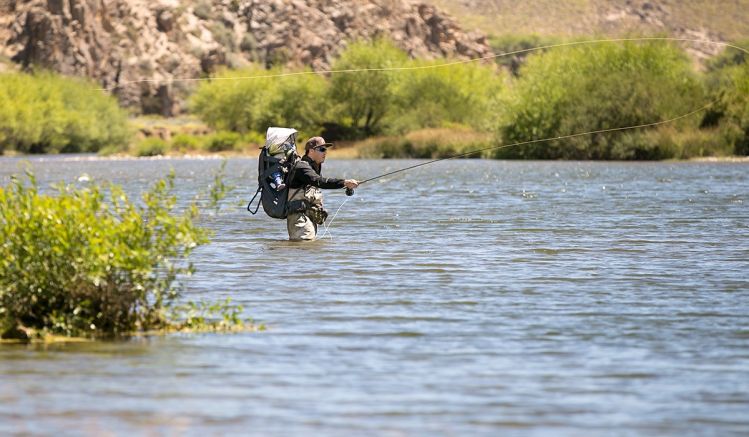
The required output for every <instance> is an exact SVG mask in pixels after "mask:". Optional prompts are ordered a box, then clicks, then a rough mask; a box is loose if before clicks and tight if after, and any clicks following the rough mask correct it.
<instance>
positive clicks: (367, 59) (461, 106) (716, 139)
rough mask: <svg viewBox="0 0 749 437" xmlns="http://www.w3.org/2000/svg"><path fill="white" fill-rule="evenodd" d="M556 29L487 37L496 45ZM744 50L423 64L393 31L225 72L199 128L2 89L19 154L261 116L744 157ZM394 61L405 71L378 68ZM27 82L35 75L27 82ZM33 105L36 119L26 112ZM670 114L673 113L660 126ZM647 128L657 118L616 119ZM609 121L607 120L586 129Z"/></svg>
mask: <svg viewBox="0 0 749 437" xmlns="http://www.w3.org/2000/svg"><path fill="white" fill-rule="evenodd" d="M558 42H563V41H561V40H557V39H553V38H548V37H544V38H540V37H534V36H505V37H495V38H493V39H492V40H491V44H492V46H493V48H494V50H495V52H497V53H508V52H512V51H517V50H524V49H529V48H532V47H537V46H546V45H549V44H553V43H558ZM567 42H570V41H567ZM737 45H738V46H744V47H745V46H747V45H749V42H743V43H738V44H737ZM746 59H747V56H746V54H745V53H744V52H742V51H740V50H737V49H733V48H727V49H726V50H724V51H723V53H722V54H721V55H719V56H716V57H715V58H714V59H712V60H710V61H709V62H708V63H707V64H706V65H707V67H706V68H705V69H704V71H702V70H699V69H698V68H697V67H696V66H695V65H694V62H693V61H692V60H691V59H690V58H689V57H688V56H687V54H686V52H685V50H684V47H681V46H679V45H677V44H674V43H667V42H662V41H647V42H628V43H611V42H608V43H607V42H603V43H598V44H583V45H574V46H565V47H558V48H554V49H544V50H539V51H532V52H525V53H522V54H515V55H512V56H509V57H498V58H496V59H495V60H494V61H491V60H485V61H483V62H461V61H454V60H432V61H426V60H417V59H410V58H409V57H408V56H407V55H406V53H404V52H403V51H401V50H400V49H398V48H396V47H395V46H394V45H393V44H392V43H391V42H389V41H387V40H384V39H381V40H376V41H373V42H354V43H351V44H349V45H348V46H347V48H346V49H345V50H343V51H342V52H341V54H340V56H339V58H337V59H336V60H334V61H333V63H332V69H333V70H338V71H343V72H341V73H335V74H317V73H313V72H312V71H309V70H293V69H284V68H282V67H273V68H271V69H265V68H263V67H260V66H251V67H249V68H245V69H241V70H234V71H232V70H221V71H218V72H217V73H216V74H215V75H214V77H213V79H212V80H208V81H204V82H201V83H200V85H198V86H197V87H196V90H195V92H194V94H193V96H192V98H191V99H190V101H189V108H190V111H191V113H192V115H191V116H190V117H192V118H191V120H192V121H191V122H190V123H188V124H191V125H189V126H181V125H180V122H179V121H177V122H175V121H174V120H175V119H153V118H149V117H139V118H137V119H134V120H131V122H130V130H129V131H128V129H127V128H126V124H125V122H124V121H123V120H124V116H123V114H122V112H121V111H120V110H118V109H117V108H116V106H113V105H114V104H113V103H112V102H113V101H112V100H111V99H108V100H107V98H106V97H104V96H103V95H102V94H101V93H100V92H96V93H93V94H92V93H91V92H90V91H91V90H88V94H86V93H84V92H83V91H82V90H80V89H78V88H76V90H77V91H75V92H74V93H77V94H80V95H85V96H88V97H86V98H87V99H90V100H84V101H83V102H74V101H73V100H75V99H73V98H72V97H71V96H72V94H71V93H73V92H72V91H71V92H68V91H63V90H62V88H65V87H64V86H63V85H62V84H63V83H66V82H64V81H67V80H68V79H62V78H60V77H57V76H54V75H50V74H42V75H35V76H25V75H23V74H20V73H11V74H10V75H9V76H8V77H10V78H11V79H12V81H16V82H19V84H16V85H7V84H4V85H2V86H0V97H4V98H5V99H8V98H10V97H9V96H15V95H16V94H18V95H21V94H23V95H22V96H21V97H19V98H16V100H15V101H14V103H13V104H11V105H0V106H9V107H11V108H15V109H10V110H9V109H7V108H0V139H2V141H1V143H2V144H3V145H4V147H5V148H6V149H9V150H15V151H18V152H22V153H48V152H52V153H56V152H68V151H73V152H76V151H83V152H87V151H94V152H95V151H101V152H103V153H107V154H110V153H125V154H130V155H136V156H154V155H169V154H190V153H247V154H253V155H254V154H255V153H256V150H257V147H258V146H259V145H262V143H263V142H264V133H265V130H266V129H267V127H269V126H292V127H294V128H296V129H298V130H299V131H300V135H299V138H301V139H303V138H306V137H309V136H312V135H319V134H322V135H323V136H324V137H325V138H326V139H329V140H332V141H336V142H344V143H347V144H355V145H356V150H358V151H359V152H358V156H361V157H414V158H426V157H443V156H447V155H449V154H451V153H460V152H461V151H465V150H470V149H468V148H467V147H473V146H477V147H476V148H487V147H491V146H496V147H498V148H497V149H496V150H495V152H493V153H483V154H481V156H482V157H488V158H502V159H625V160H641V159H689V158H695V157H704V156H730V155H742V156H743V155H747V154H749V109H748V107H747V105H748V103H747V100H749V99H747V98H746V96H747V95H748V91H747V89H748V88H749V64H747V62H746ZM391 67H397V68H398V69H397V70H395V71H382V70H381V69H383V68H391ZM354 69H357V70H358V69H365V70H367V71H363V72H356V73H353V72H350V70H354ZM24 80H25V81H32V82H29V83H27V84H25V85H27V86H25V87H23V86H20V81H24ZM33 81H41V82H39V83H37V82H33ZM32 85H33V86H32ZM76 86H83V85H81V83H78V84H77V85H76ZM16 88H19V89H21V88H23V89H24V90H25V91H23V92H22V93H20V92H19V91H17V90H16ZM71 89H72V88H71ZM34 90H36V91H34ZM3 93H5V94H3ZM12 93H16V94H12ZM35 93H36V94H35ZM49 96H53V97H54V98H52V99H50V98H49ZM14 98H15V97H14ZM55 98H57V99H58V100H55ZM47 101H58V103H57V104H52V103H48V102H47ZM24 102H26V103H24ZM35 105H36V106H35ZM45 105H46V106H45ZM97 105H98V106H97ZM22 108H25V109H23V110H21V109H22ZM90 108H98V109H95V110H94V109H90ZM14 111H15V112H14ZM76 111H78V112H76ZM688 113H692V114H691V115H690V116H687V117H683V118H679V117H680V116H681V115H684V114H688ZM9 114H10V115H9ZM36 114H41V115H38V118H39V120H40V122H39V123H32V122H31V120H32V119H33V117H35V116H37V115H36ZM102 114H103V115H102ZM673 118H679V119H678V120H673V121H672V122H669V123H663V124H660V122H664V121H666V120H670V119H673ZM177 120H179V119H177ZM32 124H33V126H32ZM159 124H162V125H163V126H158V125H159ZM651 124H652V126H651ZM640 125H649V126H642V127H639V128H637V129H625V130H618V129H619V128H624V127H630V126H640ZM603 130H612V132H605V133H597V134H585V135H578V134H581V133H586V132H592V131H603ZM437 133H439V134H437ZM560 137H562V138H560ZM415 138H416V139H415ZM477 138H480V141H477V140H476V139H477ZM548 138H553V139H551V140H548V141H546V140H545V139H548ZM529 142H530V144H524V145H518V146H511V145H513V144H516V143H529ZM500 146H505V147H501V148H500ZM346 155H347V156H353V155H354V154H352V153H351V152H347V153H346Z"/></svg>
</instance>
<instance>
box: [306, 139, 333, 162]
mask: <svg viewBox="0 0 749 437" xmlns="http://www.w3.org/2000/svg"><path fill="white" fill-rule="evenodd" d="M332 146H333V144H332V143H326V142H325V140H324V139H323V137H312V138H310V139H308V140H307V143H306V144H305V145H304V153H305V155H307V156H309V157H310V159H311V160H313V161H315V162H316V163H318V164H322V163H323V162H325V152H327V151H328V148H329V147H332Z"/></svg>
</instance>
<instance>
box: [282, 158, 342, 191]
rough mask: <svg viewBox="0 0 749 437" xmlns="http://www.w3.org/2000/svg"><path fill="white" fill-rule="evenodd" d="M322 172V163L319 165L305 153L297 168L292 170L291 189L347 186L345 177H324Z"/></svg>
mask: <svg viewBox="0 0 749 437" xmlns="http://www.w3.org/2000/svg"><path fill="white" fill-rule="evenodd" d="M321 172H322V165H318V164H317V163H315V161H313V160H311V159H310V158H309V157H308V156H306V155H305V156H304V157H302V159H301V160H300V161H299V162H298V163H297V164H296V169H295V170H292V175H293V178H292V179H291V181H290V182H289V189H290V190H294V189H297V188H302V187H306V186H312V187H316V188H326V189H328V188H343V187H344V186H345V185H344V184H343V179H335V178H324V177H322V176H320V173H321Z"/></svg>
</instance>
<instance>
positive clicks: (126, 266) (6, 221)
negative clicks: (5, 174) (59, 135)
mask: <svg viewBox="0 0 749 437" xmlns="http://www.w3.org/2000/svg"><path fill="white" fill-rule="evenodd" d="M222 172H223V167H222V170H221V172H219V174H217V175H216V180H215V181H214V186H213V189H212V191H211V192H212V193H214V192H215V193H218V194H216V195H213V194H212V195H211V197H210V198H213V199H217V198H219V197H220V194H225V186H224V185H223V183H222V182H221V178H222ZM28 180H29V182H28V183H27V182H24V181H23V180H21V179H19V178H13V179H12V182H11V183H10V185H8V186H6V187H3V188H0V239H1V240H2V241H3V244H2V246H0V328H2V329H0V332H5V333H13V332H18V331H19V330H22V331H25V330H35V331H38V332H46V333H53V334H63V335H69V336H82V335H118V334H124V333H129V332H133V331H145V330H152V329H178V328H181V327H186V326H187V327H195V321H194V320H193V321H191V322H190V323H187V320H184V318H183V319H181V320H180V319H179V318H178V317H177V315H178V314H185V312H184V311H182V312H181V309H180V308H181V304H180V303H179V297H180V289H181V287H180V284H179V281H178V278H179V277H181V276H182V275H187V274H190V273H192V272H193V267H192V265H191V264H190V263H189V262H188V257H189V255H190V253H191V252H192V250H193V249H194V248H195V247H197V246H199V245H201V244H205V243H206V242H208V231H207V230H205V229H202V228H200V227H199V226H197V225H196V224H195V219H196V218H197V217H198V208H197V204H196V203H195V202H193V203H191V204H190V205H189V206H188V207H187V208H185V209H184V210H182V211H183V212H181V213H177V212H176V205H177V199H176V197H175V196H174V195H173V194H172V191H173V189H174V173H173V172H172V173H171V174H170V175H169V176H168V177H167V178H165V179H162V180H159V181H158V182H156V183H155V184H154V185H153V188H151V190H150V191H148V192H146V193H144V194H143V195H142V196H141V199H140V201H139V202H133V201H131V200H130V199H129V198H128V197H127V196H126V195H125V193H124V192H123V190H122V189H121V188H120V187H118V186H116V185H113V184H101V185H97V184H94V183H92V184H89V185H87V186H85V187H81V188H79V187H75V186H72V185H63V184H60V185H58V186H57V187H56V190H57V193H56V195H47V194H42V193H40V192H39V189H38V186H37V183H36V180H35V179H34V176H33V174H31V173H30V172H29V173H28ZM193 309H194V308H193ZM188 310H189V309H188ZM233 314H234V319H236V312H235V313H233ZM234 321H236V320H234ZM230 322H231V320H230ZM19 328H21V329H19Z"/></svg>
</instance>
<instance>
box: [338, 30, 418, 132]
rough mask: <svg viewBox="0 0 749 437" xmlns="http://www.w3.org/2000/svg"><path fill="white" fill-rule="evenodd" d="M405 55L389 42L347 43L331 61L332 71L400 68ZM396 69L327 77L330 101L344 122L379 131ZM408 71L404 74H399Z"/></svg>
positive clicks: (389, 106) (389, 102)
mask: <svg viewBox="0 0 749 437" xmlns="http://www.w3.org/2000/svg"><path fill="white" fill-rule="evenodd" d="M407 61H408V57H407V56H406V54H405V53H404V52H403V51H401V50H400V49H398V48H396V47H395V46H394V45H393V43H391V42H390V41H388V40H385V39H379V40H376V41H374V42H371V43H365V42H356V43H352V44H351V45H349V46H348V47H347V48H346V49H345V50H344V51H343V52H342V53H341V55H340V57H339V58H338V59H337V60H336V61H335V62H334V63H333V70H352V69H378V68H387V67H402V66H405V64H406V63H407ZM397 74H398V72H384V71H362V72H356V73H336V74H334V75H333V76H332V78H331V85H330V100H331V101H332V102H333V103H334V104H336V108H335V111H334V112H335V113H336V114H337V116H338V117H340V118H341V119H343V123H342V124H344V125H350V126H352V127H354V128H357V129H359V128H361V129H362V130H363V131H364V133H365V134H366V135H372V134H374V133H377V132H379V131H380V127H381V125H380V124H381V122H382V120H383V118H384V117H385V115H386V114H387V112H388V111H389V110H390V109H392V105H393V103H394V89H393V88H394V86H395V82H396V77H397V76H396V75H397ZM402 74H408V73H402Z"/></svg>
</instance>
